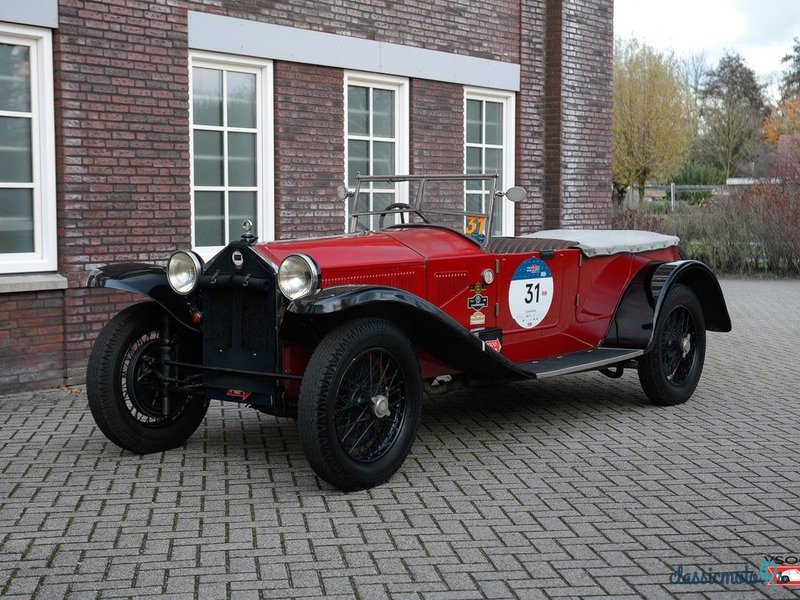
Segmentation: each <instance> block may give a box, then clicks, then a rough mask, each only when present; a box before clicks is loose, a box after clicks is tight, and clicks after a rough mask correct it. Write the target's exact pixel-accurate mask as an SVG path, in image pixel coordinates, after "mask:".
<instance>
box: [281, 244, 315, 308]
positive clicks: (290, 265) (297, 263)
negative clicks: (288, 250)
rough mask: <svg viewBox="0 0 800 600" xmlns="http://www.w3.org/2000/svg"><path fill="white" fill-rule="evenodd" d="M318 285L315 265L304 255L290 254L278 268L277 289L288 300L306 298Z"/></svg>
mask: <svg viewBox="0 0 800 600" xmlns="http://www.w3.org/2000/svg"><path fill="white" fill-rule="evenodd" d="M318 285H319V271H318V270H317V265H316V264H315V263H314V261H313V260H311V259H310V258H309V257H308V256H306V255H305V254H291V255H289V256H287V257H286V258H284V259H283V262H282V263H281V266H280V267H279V268H278V287H279V288H280V290H281V293H282V294H283V295H284V296H286V297H287V298H288V299H289V300H296V299H297V298H302V297H303V296H307V295H308V294H310V293H311V292H313V291H314V290H316V289H317V286H318Z"/></svg>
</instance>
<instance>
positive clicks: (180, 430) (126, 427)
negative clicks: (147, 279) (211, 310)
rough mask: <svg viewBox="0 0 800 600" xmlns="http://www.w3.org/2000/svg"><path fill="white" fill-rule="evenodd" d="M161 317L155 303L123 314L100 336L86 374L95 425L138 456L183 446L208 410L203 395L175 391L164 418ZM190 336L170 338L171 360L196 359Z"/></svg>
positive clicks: (179, 334) (179, 333) (183, 333)
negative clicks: (172, 358)
mask: <svg viewBox="0 0 800 600" xmlns="http://www.w3.org/2000/svg"><path fill="white" fill-rule="evenodd" d="M161 319H162V312H161V309H160V308H159V307H158V305H156V304H154V303H152V302H144V303H141V304H134V305H133V306H130V307H128V308H126V309H125V310H123V311H122V312H120V313H119V314H118V315H116V316H115V317H114V318H113V319H111V321H109V322H108V324H107V325H106V326H105V327H104V328H103V330H102V331H101V332H100V335H99V336H98V337H97V340H96V341H95V343H94V346H93V347H92V353H91V356H90V357H89V365H88V368H87V371H86V395H87V396H88V399H89V409H90V410H91V411H92V416H93V417H94V420H95V422H96V423H97V426H98V427H99V428H100V430H101V431H102V432H103V433H104V434H105V436H106V437H107V438H108V439H109V440H111V441H112V442H114V443H115V444H116V445H117V446H119V447H121V448H124V449H125V450H130V451H131V452H136V453H137V454H149V453H151V452H161V451H164V450H169V449H171V448H176V447H177V446H180V445H181V444H183V443H184V442H185V441H186V440H187V439H188V438H189V436H191V435H192V433H194V431H195V430H196V429H197V427H198V426H199V425H200V423H201V422H202V421H203V417H204V416H205V414H206V410H207V409H208V399H207V398H205V397H204V396H203V395H202V394H196V393H195V394H187V393H178V392H174V393H171V394H170V403H169V410H168V412H167V414H164V408H163V406H164V395H163V387H162V383H161V380H160V378H159V369H160V366H159V361H160V356H161V354H160V352H161V345H162V344H161V342H162V340H161V336H160V329H161ZM187 334H188V332H186V331H185V330H182V331H175V332H174V334H173V336H171V337H173V339H172V340H171V342H170V343H171V345H172V348H173V357H174V358H175V359H177V360H183V361H187V362H191V361H196V360H197V355H198V350H199V344H197V343H196V342H197V340H195V339H192V338H191V337H190V336H189V335H187ZM176 375H177V378H179V379H180V378H181V377H182V376H185V375H186V374H185V373H180V372H179V373H176Z"/></svg>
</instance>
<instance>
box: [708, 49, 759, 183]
mask: <svg viewBox="0 0 800 600" xmlns="http://www.w3.org/2000/svg"><path fill="white" fill-rule="evenodd" d="M702 98H703V108H702V111H701V123H702V124H701V129H702V137H701V140H700V147H701V149H702V152H703V154H704V155H705V156H706V157H707V158H708V159H709V160H710V161H711V162H712V163H713V164H714V165H715V166H716V167H717V168H719V169H720V170H721V171H722V172H723V173H724V174H725V177H726V178H727V177H730V176H731V175H733V174H734V173H735V172H736V171H737V170H738V169H740V168H741V166H742V165H743V164H745V163H746V162H747V161H749V160H751V159H752V158H753V156H754V155H755V154H756V151H757V149H758V147H759V144H760V142H761V123H762V120H763V119H764V117H766V116H767V114H768V109H767V104H766V101H765V100H764V93H763V89H762V87H761V86H760V85H759V84H758V82H757V81H756V75H755V73H754V72H753V70H752V69H751V68H749V67H748V66H747V65H746V64H745V63H744V61H743V60H742V57H741V56H739V55H738V54H726V55H725V56H723V57H722V58H721V59H720V61H719V65H718V66H717V68H716V69H713V70H711V71H710V72H709V74H708V82H707V83H706V86H705V88H704V89H703V92H702Z"/></svg>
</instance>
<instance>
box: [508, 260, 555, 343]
mask: <svg viewBox="0 0 800 600" xmlns="http://www.w3.org/2000/svg"><path fill="white" fill-rule="evenodd" d="M552 302H553V274H552V273H551V272H550V267H548V266H547V263H546V262H544V261H543V260H539V259H538V258H528V259H527V260H524V261H523V262H522V264H520V265H519V266H518V267H517V270H516V271H514V276H513V277H512V278H511V287H509V288H508V306H509V308H510V309H511V316H512V317H514V320H515V321H516V322H517V323H519V324H520V325H521V326H522V327H524V328H525V329H530V328H531V327H536V326H537V325H538V324H539V323H541V322H542V321H543V320H544V318H545V317H546V316H547V312H548V311H549V310H550V305H551V304H552Z"/></svg>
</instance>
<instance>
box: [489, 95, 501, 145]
mask: <svg viewBox="0 0 800 600" xmlns="http://www.w3.org/2000/svg"><path fill="white" fill-rule="evenodd" d="M486 143H487V144H497V145H498V146H499V145H500V144H502V143H503V105H502V104H500V103H499V102H487V103H486Z"/></svg>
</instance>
